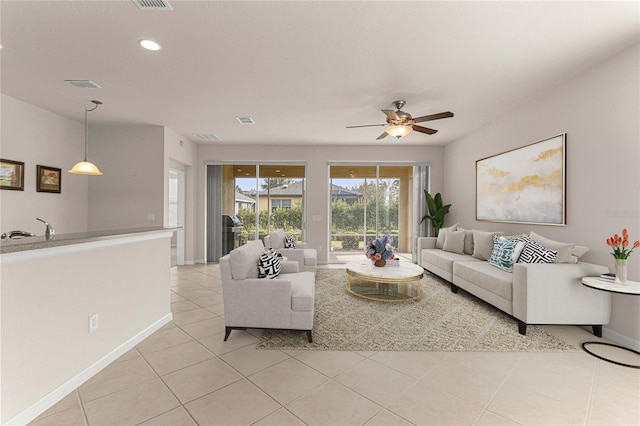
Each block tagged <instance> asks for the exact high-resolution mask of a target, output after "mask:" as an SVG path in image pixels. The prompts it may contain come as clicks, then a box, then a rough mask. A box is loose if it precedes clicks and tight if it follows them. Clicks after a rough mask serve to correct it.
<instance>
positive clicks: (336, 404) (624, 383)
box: [31, 265, 640, 426]
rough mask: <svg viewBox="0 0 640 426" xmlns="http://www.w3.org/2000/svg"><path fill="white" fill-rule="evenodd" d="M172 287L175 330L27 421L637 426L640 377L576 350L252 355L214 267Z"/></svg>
mask: <svg viewBox="0 0 640 426" xmlns="http://www.w3.org/2000/svg"><path fill="white" fill-rule="evenodd" d="M171 290H172V293H171V297H172V301H173V305H172V306H173V312H174V320H173V322H172V323H170V324H168V325H166V326H165V327H163V328H162V329H161V330H159V331H157V332H156V333H155V334H153V335H152V336H151V337H149V338H148V339H146V340H145V341H144V342H142V343H141V344H140V345H138V346H137V347H136V348H135V349H133V350H131V351H130V352H128V353H127V354H125V355H124V356H122V357H121V358H120V359H119V360H117V361H116V362H114V363H113V364H111V365H110V366H108V367H107V368H105V369H104V370H103V371H102V372H100V373H99V374H97V375H96V376H95V377H93V378H92V379H91V380H89V381H88V382H87V383H85V384H84V385H82V386H80V388H78V389H77V390H76V391H74V392H72V393H71V394H70V395H68V396H67V397H66V398H64V399H63V400H62V401H60V402H59V403H58V404H57V405H55V406H54V407H52V408H51V409H49V410H48V411H47V412H45V413H44V414H42V415H41V416H40V417H39V418H37V419H36V420H34V421H33V422H32V423H31V424H32V425H64V426H73V425H91V426H93V425H170V426H179V425H196V424H197V425H302V424H310V425H315V424H318V425H361V424H366V425H410V424H416V425H418V424H420V425H422V424H425V425H428V424H433V425H443V424H456V425H457V424H460V425H463V424H469V425H474V424H475V425H516V424H523V425H543V424H548V425H556V424H569V425H584V424H587V425H615V424H618V425H634V424H640V370H634V369H630V368H625V367H620V366H617V365H613V364H610V363H606V362H604V361H601V360H598V359H597V358H594V357H592V356H590V355H588V354H586V353H584V352H582V351H579V352H574V353H504V352H503V353H488V352H475V353H470V352H338V351H336V352H333V351H301V352H289V351H278V350H257V349H254V347H255V344H256V342H257V341H258V339H257V338H256V335H258V333H259V332H257V331H251V332H242V331H233V332H232V333H231V336H230V337H229V340H228V341H227V342H223V340H222V339H223V335H224V334H223V332H224V320H223V307H222V290H221V286H220V272H219V268H218V266H217V265H196V266H185V267H177V268H172V284H171ZM515 326H516V325H515V323H514V327H515ZM548 330H549V331H551V332H553V333H556V334H557V335H559V336H561V337H562V338H564V339H566V340H568V341H571V342H572V343H574V344H576V345H578V344H579V342H581V341H584V340H595V338H594V336H593V335H591V334H590V333H588V332H586V331H585V330H583V329H581V328H578V327H548ZM300 338H301V339H303V338H305V336H304V335H303V334H301V336H300ZM622 355H624V354H620V353H616V354H615V356H622ZM612 356H613V355H612ZM629 362H631V361H629ZM633 362H637V358H635V359H633Z"/></svg>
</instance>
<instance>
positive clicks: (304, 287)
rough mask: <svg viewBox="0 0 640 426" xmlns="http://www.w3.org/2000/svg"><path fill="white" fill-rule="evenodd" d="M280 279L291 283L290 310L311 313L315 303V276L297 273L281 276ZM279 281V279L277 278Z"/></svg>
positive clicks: (307, 273) (308, 273)
mask: <svg viewBox="0 0 640 426" xmlns="http://www.w3.org/2000/svg"><path fill="white" fill-rule="evenodd" d="M282 277H283V278H282V279H286V280H288V281H291V310H293V311H298V312H310V311H313V304H314V301H315V291H316V290H315V289H316V284H315V281H316V279H315V274H314V273H313V272H298V273H295V274H287V275H286V276H285V275H283V276H282ZM278 279H280V278H278Z"/></svg>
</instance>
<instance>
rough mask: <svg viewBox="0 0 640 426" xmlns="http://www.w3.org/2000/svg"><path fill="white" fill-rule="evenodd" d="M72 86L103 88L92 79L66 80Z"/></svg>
mask: <svg viewBox="0 0 640 426" xmlns="http://www.w3.org/2000/svg"><path fill="white" fill-rule="evenodd" d="M65 81H66V82H67V83H69V84H70V85H72V86H75V87H79V88H81V89H102V87H100V86H99V85H97V84H96V83H94V82H93V81H91V80H65Z"/></svg>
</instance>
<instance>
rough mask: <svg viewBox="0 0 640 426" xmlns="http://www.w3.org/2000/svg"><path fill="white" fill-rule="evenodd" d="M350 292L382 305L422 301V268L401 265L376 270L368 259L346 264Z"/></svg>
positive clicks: (410, 264) (403, 263)
mask: <svg viewBox="0 0 640 426" xmlns="http://www.w3.org/2000/svg"><path fill="white" fill-rule="evenodd" d="M346 270H347V291H348V292H349V293H351V294H353V295H354V296H358V297H362V298H364V299H369V300H377V301H380V302H409V301H412V300H420V299H421V298H422V288H421V287H420V280H421V279H422V276H423V275H424V269H422V267H421V266H418V265H415V264H413V263H409V262H400V264H399V266H390V265H387V266H383V267H377V266H374V265H373V262H371V261H370V260H368V259H363V260H355V261H351V262H349V263H347V265H346Z"/></svg>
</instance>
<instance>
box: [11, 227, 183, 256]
mask: <svg viewBox="0 0 640 426" xmlns="http://www.w3.org/2000/svg"><path fill="white" fill-rule="evenodd" d="M179 229H181V228H172V227H162V226H156V227H148V228H133V229H119V230H110V231H89V232H77V233H73V234H60V235H54V236H53V237H52V238H51V239H49V240H47V239H46V238H45V236H44V235H42V236H36V237H26V238H20V239H14V240H2V241H0V254H7V253H16V252H21V251H28V250H38V249H45V248H50V247H59V246H66V245H71V244H79V243H88V242H94V241H104V240H109V239H114V238H120V237H123V236H126V235H142V234H148V233H155V232H158V231H175V230H179Z"/></svg>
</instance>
